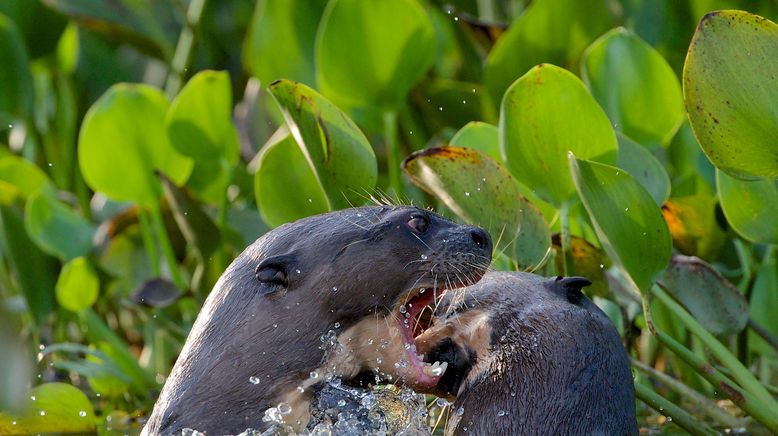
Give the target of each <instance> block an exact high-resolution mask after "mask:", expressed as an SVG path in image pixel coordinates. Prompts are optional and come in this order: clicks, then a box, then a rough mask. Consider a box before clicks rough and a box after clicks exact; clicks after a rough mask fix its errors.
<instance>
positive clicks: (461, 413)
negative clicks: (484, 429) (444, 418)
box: [457, 407, 465, 416]
mask: <svg viewBox="0 0 778 436" xmlns="http://www.w3.org/2000/svg"><path fill="white" fill-rule="evenodd" d="M464 414H465V408H464V407H460V408H459V409H457V416H462V415H464Z"/></svg>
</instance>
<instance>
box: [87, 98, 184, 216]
mask: <svg viewBox="0 0 778 436" xmlns="http://www.w3.org/2000/svg"><path fill="white" fill-rule="evenodd" d="M167 109H168V102H167V99H165V96H164V95H163V94H162V92H160V91H159V90H158V89H156V88H152V87H150V86H147V85H133V84H126V83H120V84H117V85H114V86H112V87H111V88H110V89H109V90H108V91H106V93H105V94H104V95H103V96H102V97H100V99H99V100H97V101H96V102H95V104H94V105H92V107H91V108H90V109H89V111H88V112H87V114H86V116H85V117H84V123H83V125H82V126H81V133H80V135H79V139H78V162H79V164H80V167H81V173H82V174H83V175H84V180H86V182H87V184H88V185H89V186H90V187H91V188H92V189H94V190H95V191H102V192H104V193H105V194H106V195H107V196H108V197H109V198H111V199H114V200H119V201H122V200H130V201H135V202H138V203H141V204H143V205H149V204H152V203H154V202H156V201H157V200H158V199H159V197H160V195H161V192H162V189H161V187H160V184H159V180H158V178H157V176H156V175H155V172H156V171H161V172H163V173H164V174H166V175H167V176H168V177H169V178H170V179H171V180H173V181H174V182H175V183H177V184H181V183H184V182H185V181H186V179H187V178H188V177H189V174H190V172H191V171H192V160H191V159H189V158H186V157H184V156H182V155H180V154H179V153H178V152H177V151H176V150H175V149H174V148H173V146H172V145H171V144H170V141H169V140H168V134H167V129H166V128H165V114H166V113H167Z"/></svg>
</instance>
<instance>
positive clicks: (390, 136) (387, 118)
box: [383, 110, 405, 200]
mask: <svg viewBox="0 0 778 436" xmlns="http://www.w3.org/2000/svg"><path fill="white" fill-rule="evenodd" d="M383 118H384V139H385V141H386V161H387V165H388V166H389V168H388V170H389V186H391V188H392V190H393V191H394V195H396V196H397V198H398V200H399V199H400V198H402V197H403V196H404V195H405V189H403V185H402V179H401V178H400V148H399V145H398V144H397V112H394V111H391V110H388V111H386V112H384V117H383Z"/></svg>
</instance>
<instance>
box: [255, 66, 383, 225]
mask: <svg viewBox="0 0 778 436" xmlns="http://www.w3.org/2000/svg"><path fill="white" fill-rule="evenodd" d="M270 92H271V93H272V94H273V96H274V97H275V99H276V101H277V102H278V104H279V105H280V106H281V110H282V111H283V113H284V118H285V119H286V122H287V124H288V125H289V129H290V130H291V132H292V135H293V136H294V139H295V140H296V141H297V143H298V144H299V145H300V146H301V147H302V150H303V154H304V155H305V158H306V160H307V161H308V163H309V164H310V165H311V166H312V168H313V171H314V174H315V176H316V178H317V180H318V181H319V184H320V185H321V186H322V187H323V188H324V192H325V193H326V195H327V200H328V203H329V209H331V210H332V209H339V208H344V207H348V206H350V205H351V204H352V203H361V202H362V200H363V199H364V194H365V192H370V191H371V190H372V189H373V187H374V186H375V183H376V178H377V177H378V164H377V163H376V159H375V154H374V153H373V149H372V148H371V147H370V143H369V142H367V138H365V135H364V134H363V133H362V131H361V130H359V127H357V125H356V124H354V122H353V121H351V119H350V118H349V117H348V116H347V115H346V114H344V113H343V112H342V111H341V110H340V109H338V108H337V107H336V106H335V105H334V104H332V103H330V102H329V101H328V100H327V99H326V98H324V97H323V96H322V95H321V94H319V93H318V92H316V91H314V90H313V89H311V88H309V87H307V86H306V85H303V84H301V83H295V82H291V81H289V80H279V81H276V82H274V83H273V84H272V85H270ZM287 190H288V187H287Z"/></svg>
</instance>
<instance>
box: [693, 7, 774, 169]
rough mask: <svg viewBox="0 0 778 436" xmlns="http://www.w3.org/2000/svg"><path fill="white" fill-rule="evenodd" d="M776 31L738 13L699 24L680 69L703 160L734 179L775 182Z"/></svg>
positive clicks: (717, 14)
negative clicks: (755, 178) (705, 159)
mask: <svg viewBox="0 0 778 436" xmlns="http://www.w3.org/2000/svg"><path fill="white" fill-rule="evenodd" d="M775 59H778V25H776V24H775V23H773V22H772V21H770V20H767V19H764V18H762V17H760V16H757V15H752V14H749V13H748V12H743V11H716V12H711V13H709V14H707V15H705V17H703V19H702V21H700V24H699V26H697V31H696V33H695V34H694V38H693V39H692V42H691V45H690V47H689V54H688V56H687V58H686V64H685V65H684V74H683V85H684V97H685V99H686V109H687V111H689V119H690V120H691V124H692V128H693V129H694V134H695V135H696V136H697V139H698V140H699V141H700V145H701V146H702V149H703V151H705V154H706V155H707V156H708V159H710V160H711V162H713V164H714V165H715V166H716V167H717V168H719V169H720V170H722V171H725V172H727V173H728V174H730V175H733V176H736V177H746V178H753V177H769V178H775V177H778V147H776V145H775V144H777V143H778V103H777V102H778V86H776V78H777V77H778V63H776V62H775Z"/></svg>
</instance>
